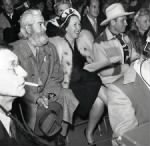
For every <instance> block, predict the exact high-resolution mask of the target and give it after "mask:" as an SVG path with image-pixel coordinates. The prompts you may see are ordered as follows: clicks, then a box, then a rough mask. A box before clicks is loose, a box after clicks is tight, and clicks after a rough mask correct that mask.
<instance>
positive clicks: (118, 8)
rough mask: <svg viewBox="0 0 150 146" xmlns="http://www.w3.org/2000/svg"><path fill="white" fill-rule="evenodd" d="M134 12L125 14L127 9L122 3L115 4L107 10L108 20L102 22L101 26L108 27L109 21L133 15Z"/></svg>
mask: <svg viewBox="0 0 150 146" xmlns="http://www.w3.org/2000/svg"><path fill="white" fill-rule="evenodd" d="M133 13H134V12H125V9H124V7H123V5H122V4H121V3H114V4H111V5H110V6H108V7H107V8H106V10H105V14H106V19H105V20H104V21H102V23H101V24H100V25H101V26H103V25H106V24H107V23H108V22H109V21H111V20H113V19H115V18H117V17H121V16H127V15H131V14H133Z"/></svg>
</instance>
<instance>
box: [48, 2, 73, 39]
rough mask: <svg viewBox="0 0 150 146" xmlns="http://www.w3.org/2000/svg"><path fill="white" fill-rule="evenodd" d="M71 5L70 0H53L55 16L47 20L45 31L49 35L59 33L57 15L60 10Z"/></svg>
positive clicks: (60, 12)
mask: <svg viewBox="0 0 150 146" xmlns="http://www.w3.org/2000/svg"><path fill="white" fill-rule="evenodd" d="M70 7H72V2H71V0H55V1H54V10H55V17H54V18H53V19H50V20H49V21H47V30H46V33H47V35H48V36H49V37H53V36H56V35H58V34H59V32H60V29H59V16H60V15H61V14H62V12H63V11H64V10H66V9H68V8H70Z"/></svg>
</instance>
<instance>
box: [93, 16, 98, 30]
mask: <svg viewBox="0 0 150 146" xmlns="http://www.w3.org/2000/svg"><path fill="white" fill-rule="evenodd" d="M93 27H94V30H95V32H97V20H96V19H94V25H93Z"/></svg>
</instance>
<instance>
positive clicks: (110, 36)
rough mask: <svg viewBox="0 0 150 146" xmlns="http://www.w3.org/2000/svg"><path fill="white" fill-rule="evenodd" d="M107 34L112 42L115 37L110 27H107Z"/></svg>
mask: <svg viewBox="0 0 150 146" xmlns="http://www.w3.org/2000/svg"><path fill="white" fill-rule="evenodd" d="M105 32H106V36H107V39H108V40H112V39H113V38H114V35H113V34H112V33H111V31H110V30H109V28H108V27H106V29H105Z"/></svg>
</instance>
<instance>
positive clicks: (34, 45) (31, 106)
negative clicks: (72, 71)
mask: <svg viewBox="0 0 150 146" xmlns="http://www.w3.org/2000/svg"><path fill="white" fill-rule="evenodd" d="M44 24H45V23H44V18H43V16H42V14H41V12H40V10H35V9H29V10H26V11H25V12H24V13H23V14H22V16H21V18H20V26H21V30H20V36H22V38H23V39H20V40H19V41H16V42H14V43H12V46H13V47H14V53H15V54H17V56H18V58H19V61H20V63H21V65H22V67H23V68H24V69H25V70H26V71H27V73H28V77H27V79H26V80H27V81H30V82H34V83H37V84H38V85H39V86H38V87H27V88H26V94H25V96H24V98H23V99H24V100H23V103H24V104H23V108H24V111H25V112H24V114H25V120H26V121H27V123H28V125H29V126H30V127H31V128H32V129H33V130H34V131H36V128H35V125H36V122H37V121H36V114H37V110H38V108H39V107H41V106H43V107H45V108H48V103H49V102H53V101H56V102H58V103H60V104H61V105H62V106H63V119H62V120H63V122H62V131H61V134H62V135H63V136H64V135H66V133H67V127H68V123H69V124H71V123H72V116H73V113H74V111H75V109H76V107H77V105H78V101H77V100H76V98H75V97H74V95H73V93H72V91H71V90H69V89H63V88H62V86H61V82H62V80H63V71H62V69H61V67H60V63H59V58H58V55H57V52H56V49H55V47H54V46H53V45H52V44H51V43H49V42H48V37H47V35H46V33H45V31H46V28H45V25H44ZM55 95H56V96H55ZM62 135H61V136H62Z"/></svg>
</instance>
